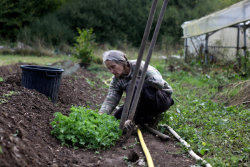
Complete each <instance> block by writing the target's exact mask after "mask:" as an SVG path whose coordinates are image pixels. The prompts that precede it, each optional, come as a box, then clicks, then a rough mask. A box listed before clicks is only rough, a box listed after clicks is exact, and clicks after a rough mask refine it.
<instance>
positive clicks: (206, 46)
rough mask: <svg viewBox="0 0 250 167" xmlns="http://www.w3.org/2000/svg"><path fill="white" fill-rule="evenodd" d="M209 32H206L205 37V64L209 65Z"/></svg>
mask: <svg viewBox="0 0 250 167" xmlns="http://www.w3.org/2000/svg"><path fill="white" fill-rule="evenodd" d="M208 37H209V35H208V33H207V34H206V37H205V66H207V64H208V62H207V61H208Z"/></svg>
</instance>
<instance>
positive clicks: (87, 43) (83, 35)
mask: <svg viewBox="0 0 250 167" xmlns="http://www.w3.org/2000/svg"><path fill="white" fill-rule="evenodd" d="M77 31H78V33H79V36H77V37H76V44H75V50H74V54H73V55H74V56H75V57H76V58H78V59H80V60H81V63H80V64H81V65H84V66H88V65H89V64H90V63H91V62H92V61H93V57H94V55H93V44H94V34H93V29H92V28H91V29H82V30H81V29H80V28H77Z"/></svg>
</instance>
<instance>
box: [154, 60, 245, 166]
mask: <svg viewBox="0 0 250 167" xmlns="http://www.w3.org/2000/svg"><path fill="white" fill-rule="evenodd" d="M156 66H157V65H156ZM158 66H159V67H160V68H159V70H160V71H161V72H162V73H163V76H164V78H165V79H166V80H167V81H168V82H169V83H170V85H172V87H173V89H174V94H173V98H174V100H175V105H174V106H172V107H171V108H170V110H169V111H168V112H167V113H166V114H165V115H164V119H163V120H162V123H167V124H169V125H170V126H171V127H172V128H173V129H175V131H176V132H177V133H178V134H179V135H180V136H182V137H183V138H184V139H185V140H186V141H187V142H188V143H189V144H191V146H192V149H193V150H194V151H195V152H196V153H198V154H199V155H200V156H201V157H203V158H204V159H205V160H207V161H208V162H209V163H210V164H211V165H212V166H215V167H221V166H225V167H234V166H235V167H236V166H237V167H238V166H242V167H243V166H247V165H249V152H250V145H249V138H250V134H249V122H250V119H249V118H250V110H249V109H244V108H243V107H242V106H238V107H237V106H231V107H225V106H224V104H223V103H220V104H217V103H215V102H214V101H212V100H211V99H212V97H214V95H215V94H216V93H218V92H217V90H218V89H217V88H218V86H219V85H221V84H222V85H226V84H229V83H230V82H236V81H233V80H228V79H227V78H225V77H224V76H223V73H221V74H217V75H212V74H206V75H201V74H197V75H196V76H194V75H192V74H190V73H188V72H184V71H175V72H172V73H170V72H167V71H162V65H161V63H159V64H158ZM223 78H224V79H223ZM236 78H237V77H236ZM237 81H239V80H238V79H237ZM237 92H239V88H236V89H235V90H232V91H231V92H230V93H229V96H234V95H236V94H237ZM178 112H180V113H178Z"/></svg>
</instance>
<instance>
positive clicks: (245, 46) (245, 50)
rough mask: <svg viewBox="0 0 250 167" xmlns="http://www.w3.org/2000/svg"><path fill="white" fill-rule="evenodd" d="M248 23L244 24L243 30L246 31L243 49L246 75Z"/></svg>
mask: <svg viewBox="0 0 250 167" xmlns="http://www.w3.org/2000/svg"><path fill="white" fill-rule="evenodd" d="M246 29H247V28H246V22H244V27H243V30H244V47H243V50H244V52H243V53H244V57H245V61H244V72H245V73H246V72H247V34H246Z"/></svg>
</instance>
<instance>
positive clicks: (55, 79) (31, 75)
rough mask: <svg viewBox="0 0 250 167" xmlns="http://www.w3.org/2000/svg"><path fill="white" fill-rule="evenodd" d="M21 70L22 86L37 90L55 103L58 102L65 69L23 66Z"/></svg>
mask: <svg viewBox="0 0 250 167" xmlns="http://www.w3.org/2000/svg"><path fill="white" fill-rule="evenodd" d="M21 69H22V86H24V87H25V88H28V89H35V90H36V91H38V92H40V93H43V94H45V95H46V96H48V97H50V98H51V100H52V102H53V103H56V102H57V99H58V92H59V87H60V83H61V74H62V72H63V71H64V70H63V69H58V68H52V67H45V66H34V65H21Z"/></svg>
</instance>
